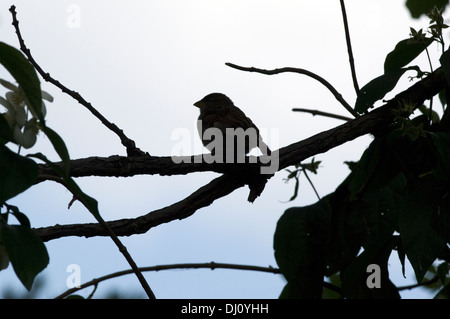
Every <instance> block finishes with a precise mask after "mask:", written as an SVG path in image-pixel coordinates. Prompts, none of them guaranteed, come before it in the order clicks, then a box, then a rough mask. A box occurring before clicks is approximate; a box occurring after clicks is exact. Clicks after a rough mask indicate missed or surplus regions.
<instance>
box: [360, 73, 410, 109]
mask: <svg viewBox="0 0 450 319" xmlns="http://www.w3.org/2000/svg"><path fill="white" fill-rule="evenodd" d="M408 70H409V68H404V69H398V70H395V71H392V72H389V73H385V74H383V75H381V76H379V77H377V78H375V79H373V80H372V81H370V82H369V83H367V84H366V85H364V86H363V87H362V88H361V90H360V92H359V94H358V97H357V98H356V104H355V111H356V112H358V113H364V112H366V111H367V110H368V109H369V108H371V107H373V105H374V103H375V102H376V101H378V100H381V99H382V98H383V97H384V96H385V95H386V94H387V93H388V92H390V91H392V89H394V87H395V85H396V84H397V82H398V80H399V79H400V77H401V76H402V75H403V73H405V72H406V71H408Z"/></svg>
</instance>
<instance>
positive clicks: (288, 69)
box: [225, 62, 359, 117]
mask: <svg viewBox="0 0 450 319" xmlns="http://www.w3.org/2000/svg"><path fill="white" fill-rule="evenodd" d="M225 65H227V66H229V67H231V68H233V69H237V70H240V71H246V72H257V73H261V74H267V75H273V74H279V73H284V72H291V73H298V74H303V75H306V76H309V77H310V78H313V79H314V80H316V81H319V82H320V83H321V84H323V85H324V86H325V87H326V88H327V89H328V90H329V91H330V92H331V93H332V94H333V95H334V97H335V98H336V100H338V101H339V103H341V104H342V106H343V107H344V108H345V109H346V110H347V111H349V112H350V113H351V114H352V115H353V116H354V117H359V114H358V113H356V112H355V110H353V108H352V107H351V106H350V104H348V103H347V101H345V100H344V98H343V97H342V94H341V93H339V92H338V91H337V90H336V89H335V88H334V86H332V85H331V84H330V83H329V82H328V81H327V80H325V79H324V78H322V77H321V76H319V75H317V74H315V73H313V72H311V71H308V70H305V69H300V68H293V67H284V68H279V69H274V70H264V69H258V68H254V67H243V66H239V65H236V64H233V63H229V62H227V63H225Z"/></svg>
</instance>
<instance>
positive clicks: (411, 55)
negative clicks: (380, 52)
mask: <svg viewBox="0 0 450 319" xmlns="http://www.w3.org/2000/svg"><path fill="white" fill-rule="evenodd" d="M432 42H433V38H425V40H424V41H414V40H412V39H405V40H402V41H400V42H399V43H397V45H396V46H395V48H394V50H393V51H391V52H390V53H389V54H388V55H387V56H386V60H385V61H384V73H385V74H386V73H390V72H393V71H396V70H398V69H401V68H403V67H404V66H406V65H407V64H409V63H410V62H411V61H413V60H414V59H415V58H416V57H417V56H418V55H419V54H420V53H422V52H423V51H424V50H425V49H426V48H427V47H428V46H429V45H430V44H431V43H432Z"/></svg>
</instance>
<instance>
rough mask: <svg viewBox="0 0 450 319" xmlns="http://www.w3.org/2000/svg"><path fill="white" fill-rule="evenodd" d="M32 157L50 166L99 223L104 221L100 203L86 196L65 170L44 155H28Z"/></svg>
mask: <svg viewBox="0 0 450 319" xmlns="http://www.w3.org/2000/svg"><path fill="white" fill-rule="evenodd" d="M28 156H30V157H36V158H38V159H40V160H42V161H44V162H45V163H46V164H48V165H49V166H50V167H51V168H52V169H53V170H54V171H55V172H56V174H58V175H59V176H60V177H61V178H62V179H63V181H64V185H65V186H66V188H67V189H68V190H69V191H70V192H71V193H72V194H73V195H74V196H75V197H76V198H77V199H78V200H79V201H80V202H81V203H82V204H83V205H84V206H85V207H86V208H87V209H88V210H89V212H90V213H91V214H92V215H93V216H94V217H95V219H97V221H100V220H103V219H102V217H101V216H100V211H99V210H98V202H97V200H96V199H95V198H92V197H90V196H89V195H87V194H85V193H84V192H83V191H82V190H81V188H80V187H79V186H78V185H77V183H75V181H74V180H73V179H72V178H71V177H70V176H68V175H67V174H66V173H65V171H64V170H62V169H61V168H60V167H58V166H56V165H55V163H53V162H52V161H50V160H49V159H48V158H47V157H46V156H45V155H44V154H41V153H36V154H30V155H28Z"/></svg>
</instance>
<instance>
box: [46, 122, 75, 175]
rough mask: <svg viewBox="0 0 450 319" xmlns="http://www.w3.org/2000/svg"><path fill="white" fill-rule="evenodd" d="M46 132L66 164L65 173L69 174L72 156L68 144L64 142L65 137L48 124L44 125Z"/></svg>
mask: <svg viewBox="0 0 450 319" xmlns="http://www.w3.org/2000/svg"><path fill="white" fill-rule="evenodd" d="M44 133H45V135H47V137H48V139H49V140H50V142H51V143H52V145H53V147H54V148H55V150H56V152H57V153H58V155H59V157H60V158H61V159H62V161H63V163H64V166H65V173H66V175H67V176H69V170H70V156H69V151H68V150H67V147H66V144H65V143H64V141H63V139H62V138H61V137H60V136H59V135H58V133H56V132H55V131H54V130H52V129H51V128H49V127H48V126H46V127H44Z"/></svg>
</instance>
